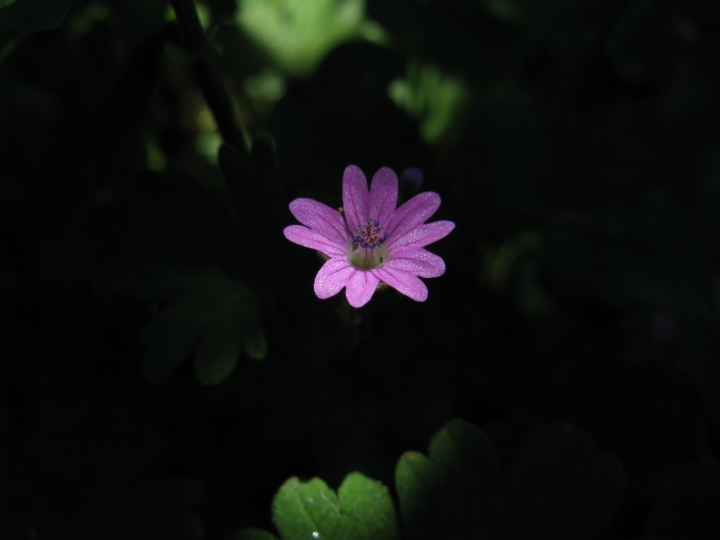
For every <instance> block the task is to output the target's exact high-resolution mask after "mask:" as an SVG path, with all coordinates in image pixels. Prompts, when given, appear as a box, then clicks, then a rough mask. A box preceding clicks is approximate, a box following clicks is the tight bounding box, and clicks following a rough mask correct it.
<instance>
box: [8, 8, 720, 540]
mask: <svg viewBox="0 0 720 540" xmlns="http://www.w3.org/2000/svg"><path fill="white" fill-rule="evenodd" d="M278 4H282V2H278ZM308 4H311V2H308ZM328 4H329V6H330V8H328V9H330V11H329V13H330V15H328V17H329V19H327V20H331V21H332V20H335V19H336V18H337V17H336V15H333V14H334V13H335V12H333V11H332V9H335V8H336V6H333V4H332V3H328ZM200 7H201V8H202V15H203V20H204V22H205V24H206V26H207V28H208V30H209V35H210V36H211V40H212V43H213V46H214V49H215V52H216V53H217V54H218V58H219V60H218V63H219V65H220V69H221V71H222V73H223V77H224V81H225V84H226V86H227V87H228V89H229V90H230V93H231V95H232V97H233V99H234V101H235V104H236V107H237V120H238V122H239V123H240V124H242V125H243V126H244V127H245V129H246V131H247V132H248V133H249V135H250V136H251V137H255V136H256V135H258V134H260V133H269V134H270V135H271V136H272V137H273V138H274V141H275V144H276V149H277V152H276V154H274V155H273V154H272V153H271V152H270V149H271V148H272V144H271V143H270V142H269V141H270V140H269V139H267V138H264V139H261V141H264V143H265V150H266V155H265V156H264V157H263V155H262V152H260V151H259V152H258V154H260V157H258V158H257V164H256V168H255V169H253V170H254V171H255V172H254V173H253V174H254V176H253V178H255V179H256V180H257V182H258V184H256V188H253V189H254V190H255V191H253V192H252V194H251V197H255V199H252V200H253V204H252V206H253V208H254V211H255V212H256V214H257V215H256V216H255V218H252V219H251V218H248V217H247V216H245V222H244V225H243V227H241V228H238V227H237V226H236V222H237V221H239V222H241V223H242V222H243V216H242V215H241V214H238V213H237V211H236V210H235V209H233V207H232V204H231V202H230V198H229V197H228V192H227V185H226V182H227V178H224V176H223V175H222V174H221V169H220V167H219V166H218V163H217V148H218V145H219V143H220V139H219V135H218V134H217V132H216V131H215V128H214V122H213V120H212V115H211V114H210V113H209V111H208V110H207V107H206V105H205V101H204V98H203V94H202V92H201V91H200V89H199V87H198V86H197V84H196V81H195V76H194V74H193V71H192V69H191V67H190V65H189V64H190V63H191V60H192V52H187V51H184V50H183V49H182V48H181V47H180V45H179V43H180V40H179V38H178V29H177V28H176V27H175V26H174V25H173V24H172V22H170V23H169V26H166V23H167V21H168V19H172V12H171V11H169V7H168V5H166V3H165V2H162V1H160V0H153V1H147V0H124V1H122V2H114V3H111V2H101V1H97V0H94V1H88V0H74V1H73V2H72V5H71V8H70V11H69V13H68V15H67V17H65V19H64V22H63V24H62V26H60V27H59V28H56V29H53V30H48V31H43V32H37V33H28V34H25V33H4V34H0V46H2V47H3V49H4V51H5V52H4V53H3V54H2V56H0V58H1V60H0V351H1V355H2V356H1V357H0V538H11V539H15V538H27V539H29V540H34V539H38V538H39V539H79V538H81V539H84V538H106V539H114V538H118V539H119V538H134V539H145V538H148V539H150V538H201V537H203V535H204V537H205V538H208V539H215V538H223V537H225V536H226V535H227V534H229V533H230V532H232V531H233V530H235V529H238V528H240V527H244V526H257V527H263V528H268V529H270V528H271V527H272V524H271V521H270V517H271V516H270V503H271V500H272V497H273V495H274V493H275V492H276V490H277V489H278V488H279V487H280V485H281V484H282V483H283V482H284V481H285V479H286V478H288V477H290V476H293V475H298V476H302V477H312V476H321V477H323V478H324V479H325V480H326V481H327V482H328V483H329V484H330V485H331V486H333V487H337V485H338V484H339V483H340V481H341V480H342V478H343V477H344V476H345V475H346V474H347V473H349V472H351V471H354V470H358V471H361V472H363V473H364V474H366V475H368V476H370V477H373V478H376V479H379V480H381V481H382V482H383V483H385V484H387V485H390V486H392V485H393V469H394V465H395V462H396V461H397V459H398V458H399V456H400V455H401V454H402V452H403V451H405V450H409V449H414V450H422V451H424V450H425V449H426V447H427V443H428V440H429V438H430V436H431V435H432V434H433V433H434V432H436V431H437V430H438V429H439V428H440V427H441V426H442V425H443V423H444V422H446V421H447V420H448V419H450V418H455V417H459V418H463V419H465V420H467V421H469V422H472V423H474V424H475V425H477V426H479V427H480V428H481V429H482V430H484V431H485V432H486V433H487V434H488V435H489V436H490V438H491V440H492V441H493V443H494V444H495V446H496V448H497V449H498V452H499V453H500V456H501V459H502V461H503V463H508V462H509V460H510V459H511V458H512V456H513V454H514V452H515V450H516V449H517V447H518V445H519V443H520V441H521V440H522V438H523V437H524V436H525V434H526V433H527V432H528V431H529V430H530V429H532V428H533V427H536V426H538V425H541V424H545V423H553V422H571V423H574V424H577V425H579V426H582V427H583V428H585V429H586V430H587V431H588V432H589V433H590V434H591V435H592V437H593V439H594V441H595V444H596V448H597V450H598V451H602V452H611V453H613V454H614V455H615V456H616V457H617V458H618V459H619V461H620V463H621V464H622V466H623V470H624V473H625V496H624V500H623V503H622V506H621V507H620V510H619V512H618V513H617V515H616V516H615V518H614V520H613V522H612V523H611V524H610V526H609V527H607V528H606V529H605V531H604V533H603V535H602V536H601V537H602V538H623V539H627V538H640V537H643V536H644V535H647V536H648V537H649V536H651V535H652V536H654V537H658V538H690V537H693V538H702V537H703V536H702V533H700V532H699V531H700V530H701V528H698V529H697V530H696V531H695V532H694V533H693V532H692V527H694V526H696V525H697V526H698V527H700V525H699V524H702V523H709V525H708V526H711V525H712V520H713V519H715V520H717V517H716V516H715V517H713V516H714V515H715V514H716V512H713V511H712V510H711V509H712V508H713V505H714V504H715V502H717V501H720V495H719V493H720V473H719V472H718V467H717V461H716V460H717V457H718V452H719V449H720V433H719V432H718V429H719V428H720V333H719V329H720V326H719V322H720V309H719V308H720V273H719V272H718V269H719V268H720V264H719V263H720V240H719V239H720V137H719V135H720V130H719V129H718V121H719V120H720V70H719V69H718V66H720V38H718V33H717V29H718V28H719V27H720V9H719V8H718V4H717V2H710V1H702V0H686V1H683V2H672V1H669V0H664V1H663V0H661V1H654V2H651V1H644V0H623V1H606V0H603V1H600V0H597V1H585V2H571V1H565V0H543V1H539V2H538V1H531V0H487V1H481V0H474V1H473V0H444V1H439V0H427V1H420V0H397V1H393V2H387V1H385V0H368V1H367V3H366V6H365V9H366V15H367V19H368V20H372V21H375V23H377V25H379V26H380V27H382V28H383V29H384V34H382V35H383V36H384V37H382V38H378V39H377V40H376V41H379V42H380V43H373V42H371V41H368V40H367V39H363V38H362V37H361V36H360V34H361V33H362V32H360V31H359V30H357V28H356V29H355V30H354V31H353V32H354V33H353V32H349V33H348V35H347V36H345V37H346V38H347V39H338V42H337V43H335V42H329V44H326V45H325V46H324V47H322V46H318V47H319V49H318V50H319V51H320V52H315V53H312V52H309V53H307V58H309V59H310V60H308V64H307V66H305V67H297V66H298V64H294V63H293V62H294V61H293V62H290V63H289V64H288V63H287V62H286V63H285V64H283V62H282V61H281V60H279V59H278V58H279V57H278V56H277V54H273V52H272V49H268V48H267V46H263V44H262V43H261V42H259V41H258V40H257V39H253V38H252V35H251V34H250V33H249V32H248V31H247V30H244V29H243V28H244V27H243V25H242V24H241V23H239V22H238V21H239V19H238V16H237V15H236V13H235V8H236V3H235V2H234V1H233V0H207V2H205V3H204V4H202V5H201V6H200ZM331 8H332V9H331ZM8 9H9V8H8ZM308 9H309V8H308ZM0 13H2V10H1V9H0ZM296 16H297V13H296V12H293V11H292V10H288V11H287V12H284V13H281V14H280V15H279V16H278V17H279V19H281V20H284V21H285V23H284V24H288V25H289V27H290V28H292V27H293V24H294V23H293V21H294V20H296V19H295V17H296ZM327 20H326V19H321V18H318V19H317V21H316V22H313V19H311V24H310V25H309V26H307V27H305V28H306V30H307V28H309V29H310V31H308V32H307V33H306V34H305V37H304V38H303V39H300V40H299V41H298V43H301V44H305V45H307V44H308V40H309V39H310V38H309V37H307V36H311V37H312V36H316V37H318V36H319V37H322V36H323V35H326V34H328V33H330V28H331V27H332V25H329V24H328V23H327ZM288 21H290V22H288ZM298 24H299V23H298ZM313 25H316V26H315V27H314V26H313ZM356 26H357V25H356ZM358 28H359V26H358ZM373 28H375V30H376V31H377V26H375V27H373ZM287 32H290V30H287ZM319 37H318V39H319ZM298 47H300V46H298ZM308 47H309V45H308ZM263 85H264V86H263ZM258 88H259V89H258ZM268 88H269V89H268ZM388 88H393V89H394V90H392V91H389V90H388ZM273 89H274V90H273ZM261 144H262V143H261ZM258 148H260V146H258ZM260 150H262V148H260ZM350 163H354V164H357V165H359V166H360V167H361V168H362V169H363V170H364V171H365V173H366V175H368V177H370V176H371V175H372V174H373V173H374V172H375V171H376V170H377V169H378V168H379V167H381V166H390V167H391V168H393V169H394V170H395V171H396V172H397V173H398V174H399V175H400V174H401V173H402V172H403V171H404V170H405V169H406V168H408V167H417V168H419V169H420V170H421V171H422V177H423V181H422V185H421V187H420V188H419V189H420V191H425V190H430V191H435V192H437V193H439V194H440V195H441V197H442V199H443V203H442V205H441V207H440V210H439V212H438V213H437V215H436V216H435V217H434V218H433V219H449V220H452V221H454V222H455V223H456V229H455V231H453V232H452V233H451V234H450V236H449V237H447V238H446V239H444V240H442V241H440V242H438V243H437V244H434V245H432V246H430V247H429V249H430V250H431V251H433V252H434V253H437V254H439V255H440V256H442V257H443V258H444V259H445V262H446V264H447V272H446V274H445V275H444V276H442V277H441V278H438V279H432V280H427V285H428V288H429V291H430V294H429V298H428V300H427V301H426V302H425V303H422V304H418V303H415V302H413V301H411V300H409V299H408V298H405V297H403V296H401V295H400V294H398V293H396V292H395V291H394V290H392V289H390V290H385V291H379V292H378V293H376V294H375V296H374V298H373V299H372V301H371V302H370V303H369V304H368V305H367V306H366V307H364V308H362V309H360V310H352V309H349V308H348V307H347V305H346V303H345V300H344V297H343V294H341V295H338V296H337V297H335V298H332V299H329V300H326V301H321V300H318V299H317V298H316V297H315V296H314V294H313V289H312V282H313V278H314V275H315V273H316V272H317V269H318V268H319V266H320V264H321V261H320V260H319V259H318V258H317V257H316V256H315V255H314V254H313V253H312V252H311V251H309V250H306V249H302V248H300V247H298V246H295V245H292V244H290V243H289V242H287V241H286V240H285V239H284V238H283V236H282V233H281V231H282V228H283V227H284V226H286V225H289V224H291V223H294V222H295V220H294V219H293V218H292V216H291V215H290V213H289V211H288V210H287V203H289V202H290V200H292V199H294V198H295V197H298V196H309V197H312V198H314V199H317V200H320V201H322V202H324V203H326V204H329V205H331V206H335V207H337V206H339V205H340V204H341V200H340V193H341V179H342V171H343V169H344V168H345V166H346V165H348V164H350ZM148 170H153V171H155V172H147V171H148ZM139 171H145V172H139ZM168 171H170V172H168ZM173 171H176V172H173ZM225 176H227V174H226V175H225ZM407 178H408V176H407V175H406V176H405V177H403V181H402V195H403V196H404V197H405V198H408V197H410V196H412V195H413V194H414V193H415V192H416V191H417V185H416V184H414V183H413V182H411V181H407ZM263 182H265V183H263ZM257 185H259V186H260V187H257ZM267 185H272V189H265V188H264V187H263V186H267ZM238 215H239V219H238V220H236V217H237V216H238ZM208 290H209V291H212V293H208V292H207V291H208ZM227 290H238V291H240V293H239V298H241V300H240V301H239V304H238V305H237V306H234V307H232V308H229V309H230V312H231V313H230V315H228V313H226V312H224V311H222V309H221V310H220V311H219V313H220V315H217V313H218V312H215V314H216V315H217V316H216V317H215V318H210V320H209V322H208V319H207V318H203V313H204V311H203V309H206V308H207V306H205V307H203V306H202V302H203V299H208V300H207V301H208V302H210V303H212V302H213V301H215V300H217V299H218V298H224V297H225V296H226V294H227ZM213 295H214V296H213ZM172 306H175V307H176V308H177V309H174V310H172V309H171V310H170V311H168V307H172ZM178 306H180V307H178ZM207 309H209V308H207ZM225 315H227V316H228V317H230V320H238V321H240V323H238V326H237V328H241V330H237V332H236V333H233V332H235V330H234V328H224V327H223V325H222V321H223V320H228V319H226V318H224V316H225ZM232 317H237V319H232ZM206 335H210V336H211V337H210V338H207V340H206V342H205V344H206V345H207V346H206V347H205V349H203V350H204V353H203V357H202V358H204V359H205V360H207V359H208V357H209V358H210V360H209V361H210V362H211V364H212V362H214V361H215V360H214V357H213V351H218V350H219V351H221V352H222V353H223V354H224V356H223V358H225V360H224V361H225V364H224V365H225V368H224V369H225V371H224V372H223V374H222V375H221V376H218V377H217V379H218V381H219V382H218V383H217V384H203V382H205V383H207V382H208V381H207V380H203V379H202V376H201V373H202V372H201V369H202V367H198V365H199V364H202V359H201V360H198V353H197V350H198V347H200V346H199V345H198V343H199V342H200V341H199V340H202V339H203V338H202V336H206ZM218 336H220V337H218ZM216 343H220V345H217V347H215V344H216ZM238 343H240V344H241V345H242V347H241V348H242V351H241V352H239V359H237V364H236V365H235V366H234V369H232V368H233V361H234V360H235V359H236V358H237V357H238V354H235V355H234V356H233V354H232V351H236V352H237V347H240V345H238ZM233 345H234V346H235V347H236V348H235V349H233ZM208 351H210V352H208ZM228 351H230V352H229V353H228ZM218 355H219V356H222V355H221V354H220V352H218ZM228 355H229V356H228ZM229 357H232V359H231V360H228V358H229ZM260 357H262V359H259V360H258V358H260ZM212 365H214V364H212ZM199 373H200V375H198V374H199ZM225 375H227V377H226V378H225ZM199 377H200V378H199ZM213 382H215V381H213ZM673 490H674V491H673ZM663 497H665V498H663ZM668 501H670V502H668ZM663 505H670V506H669V507H668V506H663ZM673 505H674V506H673ZM663 508H664V509H665V510H662V511H661V510H660V509H663ZM667 508H671V510H672V511H670V510H667ZM660 514H662V516H664V517H663V518H662V519H660V518H659V517H658V515H660ZM653 516H654V517H653ZM666 516H671V517H670V518H668V519H667V520H666V521H663V519H665V517H666ZM653 520H654V521H653ZM673 520H675V521H673ZM714 523H715V527H717V526H718V524H717V521H715V522H714ZM717 530H718V529H715V531H717ZM693 534H694V535H693ZM707 538H711V536H707Z"/></svg>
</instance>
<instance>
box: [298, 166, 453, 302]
mask: <svg viewBox="0 0 720 540" xmlns="http://www.w3.org/2000/svg"><path fill="white" fill-rule="evenodd" d="M397 198H398V179H397V176H396V175H395V173H394V172H393V171H392V170H391V169H389V168H388V167H383V168H382V169H380V170H379V171H378V172H376V173H375V176H373V179H372V184H371V186H370V191H369V192H368V187H367V180H366V179H365V175H364V174H363V172H362V171H361V170H360V168H359V167H357V166H355V165H349V166H348V167H347V168H346V169H345V173H344V174H343V213H340V212H338V211H337V210H334V209H332V208H330V207H329V206H326V205H324V204H322V203H319V202H317V201H314V200H312V199H295V200H294V201H293V202H291V203H290V212H292V215H293V216H295V217H296V218H297V220H298V221H299V222H300V223H302V225H290V226H289V227H286V228H285V231H284V234H285V238H287V239H288V240H290V241H291V242H295V243H296V244H299V245H301V246H304V247H308V248H312V249H316V250H318V251H320V252H321V253H322V254H324V255H325V256H327V257H329V260H328V261H327V262H325V264H324V265H323V266H322V268H320V271H319V272H318V274H317V276H316V277H315V294H316V295H317V296H318V298H322V299H325V298H330V297H331V296H335V295H336V294H337V293H339V292H340V291H341V290H342V288H343V287H345V295H346V296H347V299H348V302H349V303H350V305H351V306H353V307H356V308H357V307H361V306H364V305H365V304H367V303H368V302H369V301H370V298H372V295H373V293H374V292H375V290H376V289H377V287H378V285H379V284H380V283H381V282H382V283H386V284H388V285H389V286H391V287H393V288H395V289H397V290H398V291H400V292H401V293H402V294H404V295H405V296H409V297H410V298H412V299H413V300H416V301H418V302H423V301H425V300H426V299H427V296H428V291H427V287H426V286H425V284H424V283H423V282H422V281H420V279H419V278H421V277H423V278H430V277H438V276H441V275H443V274H444V273H445V262H444V261H443V260H442V259H441V258H440V257H438V256H437V255H434V254H432V253H430V252H429V251H426V250H425V249H423V247H424V246H426V245H428V244H430V243H432V242H435V241H437V240H440V239H441V238H444V237H445V236H447V235H448V234H449V233H450V231H452V230H453V229H454V228H455V224H454V223H453V222H451V221H436V222H434V223H425V220H426V219H428V218H429V217H430V216H432V215H433V214H434V213H435V211H436V210H437V209H438V207H439V206H440V196H439V195H438V194H437V193H432V192H429V191H428V192H425V193H420V194H419V195H416V196H415V197H413V198H412V199H410V200H409V201H407V202H406V203H405V204H403V205H402V206H401V207H400V208H395V206H396V204H397Z"/></svg>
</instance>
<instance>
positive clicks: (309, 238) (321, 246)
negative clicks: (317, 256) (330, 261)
mask: <svg viewBox="0 0 720 540" xmlns="http://www.w3.org/2000/svg"><path fill="white" fill-rule="evenodd" d="M283 234H284V235H285V238H287V239H288V240H290V241H291V242H295V243H296V244H298V245H301V246H304V247H306V248H310V249H316V250H318V251H321V252H322V253H324V254H325V255H327V256H328V257H337V256H339V255H343V254H344V253H345V251H347V244H340V243H337V242H335V241H334V240H332V239H329V238H328V237H326V236H325V235H324V234H322V233H320V232H318V231H313V230H311V229H308V228H307V227H303V226H302V225H290V226H288V227H285V229H284V230H283Z"/></svg>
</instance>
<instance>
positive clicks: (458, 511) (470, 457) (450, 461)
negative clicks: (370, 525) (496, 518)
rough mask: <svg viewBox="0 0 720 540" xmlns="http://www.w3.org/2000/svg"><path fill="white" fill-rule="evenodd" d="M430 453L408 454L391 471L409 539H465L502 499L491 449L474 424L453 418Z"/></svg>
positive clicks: (495, 457)
mask: <svg viewBox="0 0 720 540" xmlns="http://www.w3.org/2000/svg"><path fill="white" fill-rule="evenodd" d="M428 455H429V458H427V457H425V456H424V455H422V454H420V453H417V452H407V453H405V454H404V455H403V457H402V458H401V459H400V461H399V462H398V464H397V468H396V470H395V481H396V484H397V491H398V496H399V498H400V511H401V514H402V517H403V521H404V523H405V528H406V530H407V532H408V534H409V536H410V538H412V539H413V540H419V539H425V538H428V539H429V538H442V537H447V538H466V537H467V536H468V534H469V533H470V531H471V530H472V529H473V528H474V527H475V526H477V525H478V524H479V523H481V522H482V521H483V520H484V519H485V518H486V517H487V516H488V514H489V513H490V512H491V511H492V509H493V508H494V506H495V505H496V504H497V499H498V497H499V495H500V489H501V479H500V464H499V460H498V457H497V455H496V453H495V450H494V449H493V447H492V445H491V444H490V441H489V440H488V438H487V437H486V436H485V434H484V433H482V432H481V431H480V430H479V429H477V428H476V427H475V426H473V425H471V424H469V423H467V422H464V421H462V420H452V421H450V422H448V423H447V424H446V425H445V427H444V428H443V429H442V430H440V431H439V432H438V433H437V434H436V435H435V436H434V437H433V438H432V440H431V442H430V448H429V451H428Z"/></svg>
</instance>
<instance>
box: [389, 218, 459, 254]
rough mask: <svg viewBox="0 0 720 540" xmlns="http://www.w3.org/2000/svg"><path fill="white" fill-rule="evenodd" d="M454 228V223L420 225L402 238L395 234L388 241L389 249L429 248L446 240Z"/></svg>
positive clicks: (436, 222)
mask: <svg viewBox="0 0 720 540" xmlns="http://www.w3.org/2000/svg"><path fill="white" fill-rule="evenodd" d="M454 228H455V224H454V223H453V222H452V221H435V222H433V223H425V224H423V225H418V226H417V227H415V228H414V229H410V230H409V231H408V232H406V233H405V234H403V235H401V236H398V235H397V234H395V235H394V236H393V237H392V238H390V239H389V240H388V243H387V248H388V249H397V248H399V247H401V246H407V247H418V248H420V247H423V246H427V245H428V244H432V243H433V242H437V241H438V240H440V239H441V238H445V237H446V236H447V235H448V234H450V232H451V231H452V230H453V229H454Z"/></svg>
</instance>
